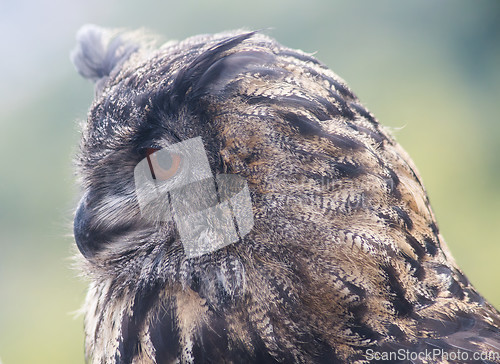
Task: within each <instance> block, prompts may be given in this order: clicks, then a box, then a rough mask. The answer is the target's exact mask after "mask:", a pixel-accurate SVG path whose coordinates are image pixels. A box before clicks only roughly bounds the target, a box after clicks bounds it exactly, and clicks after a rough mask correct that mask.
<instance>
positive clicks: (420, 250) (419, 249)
mask: <svg viewBox="0 0 500 364" xmlns="http://www.w3.org/2000/svg"><path fill="white" fill-rule="evenodd" d="M406 241H407V242H408V244H410V246H411V247H412V248H413V251H414V252H415V254H416V255H417V257H418V258H419V259H422V258H423V257H425V253H426V251H425V248H424V247H423V246H422V244H420V242H419V241H418V240H417V239H415V238H414V237H413V236H412V235H410V234H406Z"/></svg>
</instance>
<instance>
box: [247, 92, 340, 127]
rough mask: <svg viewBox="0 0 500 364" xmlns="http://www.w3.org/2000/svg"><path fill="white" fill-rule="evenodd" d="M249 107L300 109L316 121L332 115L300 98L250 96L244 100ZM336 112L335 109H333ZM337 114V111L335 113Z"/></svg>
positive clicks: (293, 96)
mask: <svg viewBox="0 0 500 364" xmlns="http://www.w3.org/2000/svg"><path fill="white" fill-rule="evenodd" d="M246 102H247V103H248V104H249V105H255V104H269V105H278V106H286V108H287V109H297V108H298V109H302V110H304V111H308V112H310V113H311V114H313V115H314V116H316V117H317V118H318V120H320V121H323V120H329V119H331V118H332V117H333V115H329V114H328V113H327V112H325V110H323V109H324V107H323V106H322V105H321V104H319V103H318V102H315V101H313V100H309V99H306V98H303V97H300V96H295V95H291V96H278V97H268V96H252V97H250V98H248V99H247V100H246ZM335 110H336V109H335ZM336 112H337V114H338V110H337V111H336Z"/></svg>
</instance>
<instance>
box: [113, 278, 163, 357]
mask: <svg viewBox="0 0 500 364" xmlns="http://www.w3.org/2000/svg"><path fill="white" fill-rule="evenodd" d="M147 283H148V284H146V282H145V284H144V286H142V287H139V288H138V289H137V291H136V295H135V299H134V304H133V306H132V316H129V315H128V314H126V315H124V317H123V320H122V327H123V328H124V329H123V331H122V338H121V340H120V342H119V345H118V351H119V353H120V357H121V358H122V362H123V363H131V362H132V360H133V359H134V357H136V356H137V355H138V354H139V349H140V346H139V345H140V343H139V334H140V332H141V330H142V328H143V326H144V324H145V320H146V317H147V315H148V312H149V310H150V309H151V307H153V305H154V304H155V303H156V302H157V301H158V296H159V291H160V284H159V283H152V282H147Z"/></svg>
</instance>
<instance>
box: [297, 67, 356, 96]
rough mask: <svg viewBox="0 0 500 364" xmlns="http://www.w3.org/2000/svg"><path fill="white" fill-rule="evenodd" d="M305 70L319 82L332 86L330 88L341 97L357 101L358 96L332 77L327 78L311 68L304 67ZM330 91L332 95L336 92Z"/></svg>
mask: <svg viewBox="0 0 500 364" xmlns="http://www.w3.org/2000/svg"><path fill="white" fill-rule="evenodd" d="M304 68H305V69H306V70H307V72H308V73H309V74H310V75H311V76H313V77H315V78H317V81H327V82H328V83H329V84H330V86H331V87H332V88H333V89H334V90H335V91H336V92H338V93H339V94H340V95H342V96H344V97H347V98H349V99H356V96H354V94H353V93H352V92H351V91H350V90H349V89H348V88H347V87H346V86H344V85H342V84H341V83H340V82H337V81H336V80H334V79H333V78H331V77H330V76H327V75H325V74H324V73H319V72H317V71H316V70H314V69H312V68H310V67H304ZM329 91H330V93H332V94H333V93H334V92H335V91H333V90H329Z"/></svg>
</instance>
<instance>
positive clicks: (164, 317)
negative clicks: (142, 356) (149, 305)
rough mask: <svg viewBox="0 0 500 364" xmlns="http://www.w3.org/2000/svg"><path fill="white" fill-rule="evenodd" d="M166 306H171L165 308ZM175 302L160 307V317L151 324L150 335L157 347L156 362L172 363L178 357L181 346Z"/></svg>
mask: <svg viewBox="0 0 500 364" xmlns="http://www.w3.org/2000/svg"><path fill="white" fill-rule="evenodd" d="M164 307H169V308H171V311H170V310H165V309H164ZM174 310H175V309H174V307H173V302H169V304H167V305H166V306H165V304H163V305H162V307H160V308H159V312H158V318H157V319H156V320H155V321H153V322H152V323H151V325H150V326H149V336H150V338H151V343H152V344H153V347H154V348H155V358H156V363H158V364H163V363H165V364H166V363H171V362H173V361H175V359H176V358H177V357H178V355H179V352H180V350H181V348H180V337H179V328H178V326H177V324H176V323H175V321H174V318H173V317H174V316H175V315H174Z"/></svg>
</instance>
